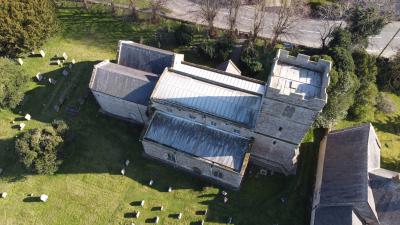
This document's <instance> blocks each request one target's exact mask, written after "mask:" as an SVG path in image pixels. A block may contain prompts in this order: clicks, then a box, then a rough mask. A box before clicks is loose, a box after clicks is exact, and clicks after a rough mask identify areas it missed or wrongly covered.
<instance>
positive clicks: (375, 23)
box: [346, 3, 391, 47]
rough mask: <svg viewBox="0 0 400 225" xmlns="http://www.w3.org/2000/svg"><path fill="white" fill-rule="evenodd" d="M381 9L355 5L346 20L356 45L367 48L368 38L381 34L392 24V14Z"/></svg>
mask: <svg viewBox="0 0 400 225" xmlns="http://www.w3.org/2000/svg"><path fill="white" fill-rule="evenodd" d="M379 9H380V7H378V5H376V4H367V3H364V4H354V6H353V8H352V9H351V10H350V12H349V17H348V18H347V20H346V22H347V24H348V30H349V31H350V33H351V34H352V41H353V43H354V44H357V45H360V46H363V47H366V46H367V45H368V36H371V35H377V34H379V33H380V32H381V30H382V29H383V27H384V26H385V25H386V24H388V23H389V22H390V18H391V14H390V13H382V12H381V11H379Z"/></svg>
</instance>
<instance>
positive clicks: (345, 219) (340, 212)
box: [314, 206, 363, 225]
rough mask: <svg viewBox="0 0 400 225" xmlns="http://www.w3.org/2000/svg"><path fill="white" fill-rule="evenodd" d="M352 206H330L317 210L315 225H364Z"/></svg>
mask: <svg viewBox="0 0 400 225" xmlns="http://www.w3.org/2000/svg"><path fill="white" fill-rule="evenodd" d="M362 224H363V223H362V222H361V220H360V218H359V217H358V216H357V215H356V214H355V212H354V211H353V207H352V206H328V207H320V208H318V209H316V212H315V219H314V225H362Z"/></svg>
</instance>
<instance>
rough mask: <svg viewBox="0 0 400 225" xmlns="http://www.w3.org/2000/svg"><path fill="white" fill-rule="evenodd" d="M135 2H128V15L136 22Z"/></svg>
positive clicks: (131, 0) (132, 0) (133, 0)
mask: <svg viewBox="0 0 400 225" xmlns="http://www.w3.org/2000/svg"><path fill="white" fill-rule="evenodd" d="M136 1H137V0H130V3H129V9H130V11H131V13H130V15H131V18H132V20H137V18H138V13H137V10H136Z"/></svg>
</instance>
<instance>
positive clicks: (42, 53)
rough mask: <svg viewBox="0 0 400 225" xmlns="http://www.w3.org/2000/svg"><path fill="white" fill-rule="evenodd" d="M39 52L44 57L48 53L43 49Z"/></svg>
mask: <svg viewBox="0 0 400 225" xmlns="http://www.w3.org/2000/svg"><path fill="white" fill-rule="evenodd" d="M39 54H40V56H41V57H42V58H44V57H45V56H46V53H45V52H44V51H43V50H40V51H39Z"/></svg>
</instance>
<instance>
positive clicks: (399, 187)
mask: <svg viewBox="0 0 400 225" xmlns="http://www.w3.org/2000/svg"><path fill="white" fill-rule="evenodd" d="M397 175H398V173H397V172H393V171H389V170H385V169H377V170H374V171H372V172H370V175H369V178H370V186H371V189H372V193H373V195H374V200H375V207H376V211H377V213H378V217H379V221H380V223H381V225H398V224H400V182H399V181H395V180H394V179H393V177H395V176H397Z"/></svg>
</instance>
